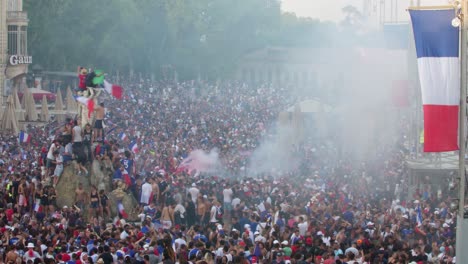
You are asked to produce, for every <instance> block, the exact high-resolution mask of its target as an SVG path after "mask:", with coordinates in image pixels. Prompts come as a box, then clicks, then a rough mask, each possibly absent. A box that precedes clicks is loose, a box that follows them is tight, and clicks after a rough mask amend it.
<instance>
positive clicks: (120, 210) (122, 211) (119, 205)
mask: <svg viewBox="0 0 468 264" xmlns="http://www.w3.org/2000/svg"><path fill="white" fill-rule="evenodd" d="M117 209H118V210H119V214H120V216H122V218H123V219H125V218H127V217H128V214H127V213H126V212H125V208H124V206H123V204H122V202H121V201H119V202H118V203H117Z"/></svg>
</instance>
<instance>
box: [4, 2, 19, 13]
mask: <svg viewBox="0 0 468 264" xmlns="http://www.w3.org/2000/svg"><path fill="white" fill-rule="evenodd" d="M7 11H21V10H20V9H19V3H18V0H8V2H7Z"/></svg>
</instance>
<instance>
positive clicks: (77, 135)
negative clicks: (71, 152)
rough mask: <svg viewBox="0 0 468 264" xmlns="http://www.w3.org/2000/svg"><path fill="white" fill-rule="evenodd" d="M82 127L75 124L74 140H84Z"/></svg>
mask: <svg viewBox="0 0 468 264" xmlns="http://www.w3.org/2000/svg"><path fill="white" fill-rule="evenodd" d="M81 132H82V131H81V127H80V126H74V127H73V142H82V141H83V137H82V136H81Z"/></svg>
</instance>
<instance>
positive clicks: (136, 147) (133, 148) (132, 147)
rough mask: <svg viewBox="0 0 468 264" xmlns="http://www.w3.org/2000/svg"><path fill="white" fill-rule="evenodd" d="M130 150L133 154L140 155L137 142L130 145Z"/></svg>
mask: <svg viewBox="0 0 468 264" xmlns="http://www.w3.org/2000/svg"><path fill="white" fill-rule="evenodd" d="M129 149H130V150H131V151H132V152H133V153H138V144H137V142H136V141H134V142H132V143H130V146H129Z"/></svg>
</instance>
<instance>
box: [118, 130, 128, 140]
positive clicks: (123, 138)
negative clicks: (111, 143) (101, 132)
mask: <svg viewBox="0 0 468 264" xmlns="http://www.w3.org/2000/svg"><path fill="white" fill-rule="evenodd" d="M119 138H120V140H122V141H124V140H126V139H127V135H126V134H125V133H124V132H121V133H120V134H119Z"/></svg>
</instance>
